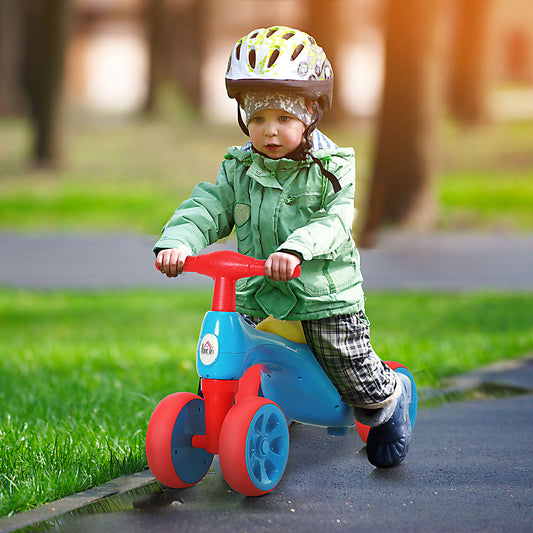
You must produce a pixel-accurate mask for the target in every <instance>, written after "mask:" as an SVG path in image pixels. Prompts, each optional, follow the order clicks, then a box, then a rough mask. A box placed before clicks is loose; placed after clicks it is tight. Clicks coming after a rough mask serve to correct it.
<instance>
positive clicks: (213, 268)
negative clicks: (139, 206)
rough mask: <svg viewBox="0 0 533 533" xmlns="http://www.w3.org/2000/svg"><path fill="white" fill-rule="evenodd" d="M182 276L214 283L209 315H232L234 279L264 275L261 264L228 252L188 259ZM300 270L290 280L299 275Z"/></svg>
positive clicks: (262, 262)
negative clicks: (192, 274)
mask: <svg viewBox="0 0 533 533" xmlns="http://www.w3.org/2000/svg"><path fill="white" fill-rule="evenodd" d="M183 271H184V272H196V273H198V274H203V275H204V276H210V277H211V278H213V279H214V280H215V288H214V290H213V303H212V307H211V308H212V310H213V311H235V283H236V281H237V280H238V279H241V278H247V277H251V276H264V275H265V261H263V260H261V259H255V258H254V257H250V256H248V255H243V254H240V253H238V252H232V251H229V250H226V251H219V252H211V253H208V254H202V255H191V256H188V257H187V258H186V259H185V263H184V265H183ZM300 271H301V269H300V267H299V266H297V267H296V268H295V269H294V274H293V277H294V278H297V277H298V276H299V275H300Z"/></svg>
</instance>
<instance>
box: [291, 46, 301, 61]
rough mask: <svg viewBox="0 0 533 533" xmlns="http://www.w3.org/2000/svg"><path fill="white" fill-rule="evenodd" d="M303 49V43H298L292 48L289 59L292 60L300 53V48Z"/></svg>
mask: <svg viewBox="0 0 533 533" xmlns="http://www.w3.org/2000/svg"><path fill="white" fill-rule="evenodd" d="M303 49H304V45H303V44H301V43H300V44H299V45H298V46H297V47H296V48H295V49H294V52H293V53H292V56H291V61H294V60H295V59H296V58H297V57H298V56H299V55H300V54H301V53H302V50H303Z"/></svg>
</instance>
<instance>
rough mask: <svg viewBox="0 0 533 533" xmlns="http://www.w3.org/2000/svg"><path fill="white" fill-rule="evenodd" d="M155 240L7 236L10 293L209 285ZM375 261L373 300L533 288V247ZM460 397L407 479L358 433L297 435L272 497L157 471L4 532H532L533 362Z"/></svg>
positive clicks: (488, 372)
mask: <svg viewBox="0 0 533 533" xmlns="http://www.w3.org/2000/svg"><path fill="white" fill-rule="evenodd" d="M152 242H153V238H151V237H134V236H111V237H110V236H101V237H98V236H85V237H79V236H62V237H53V236H48V237H47V236H41V237H20V236H19V237H15V236H12V235H1V234H0V247H1V248H0V249H2V250H3V252H2V256H1V257H0V285H8V286H21V287H37V288H44V289H47V288H57V287H80V286H81V287H84V288H88V289H93V288H102V287H126V286H147V285H153V286H167V287H172V288H173V289H174V288H177V287H179V286H180V285H181V286H183V285H184V284H185V282H187V284H189V285H190V284H195V283H198V284H203V283H205V281H204V280H200V279H198V278H194V277H190V278H185V277H183V278H182V279H181V281H172V282H171V281H168V280H166V279H165V278H163V277H162V276H161V275H160V274H157V273H156V272H155V271H153V270H152V269H153V256H152V255H151V253H150V248H151V244H152ZM229 246H230V247H231V245H229ZM362 261H363V269H364V273H365V280H366V283H365V284H366V286H367V288H369V287H371V288H380V287H383V288H388V289H404V288H416V289H432V290H467V289H491V288H496V289H500V290H519V291H520V290H527V291H530V290H533V275H532V273H531V272H532V269H531V264H533V236H507V235H475V234H461V235H459V234H456V235H449V234H443V235H433V236H421V235H418V236H413V235H407V234H387V235H385V236H384V237H383V238H382V241H381V242H380V244H379V248H377V249H375V250H364V251H362ZM36 271H38V272H39V275H38V276H36V275H35V272H36ZM532 327H533V310H532ZM448 385H449V386H448V388H447V389H446V390H445V391H443V392H444V393H445V394H446V395H447V400H458V401H447V402H446V403H442V404H440V405H438V406H437V407H433V408H425V409H422V410H420V411H419V414H418V417H417V422H416V427H415V431H414V434H413V441H412V444H411V450H410V453H409V456H408V457H407V459H406V461H405V462H404V463H403V464H402V465H400V466H399V467H397V468H394V469H390V470H379V469H374V468H373V467H372V466H371V465H370V463H368V461H367V459H366V456H365V450H364V445H363V443H362V441H361V440H360V439H359V437H358V435H357V433H356V432H355V431H351V432H350V433H349V434H348V435H346V436H344V437H333V436H328V435H327V434H326V431H325V430H324V429H321V428H316V427H309V426H302V425H293V426H292V427H291V429H290V434H291V451H290V454H289V462H288V466H287V470H286V472H285V475H284V477H283V479H282V480H281V482H280V484H279V485H278V487H277V488H276V489H275V490H274V491H272V492H271V493H269V494H268V495H266V496H263V497H260V498H246V497H243V496H241V495H239V494H237V493H235V492H234V491H233V490H231V489H230V488H229V486H228V485H227V484H226V483H225V481H224V480H223V478H222V475H221V473H220V469H219V466H218V461H217V460H216V459H215V461H214V463H213V467H212V468H211V470H210V472H209V473H208V474H207V476H206V478H205V479H204V480H202V481H201V482H200V483H199V484H198V485H196V486H194V487H192V488H189V489H183V490H170V489H166V488H163V487H161V486H160V485H159V483H158V482H156V481H155V480H154V479H153V477H152V476H151V474H150V472H148V471H146V472H142V473H139V474H135V475H134V476H128V477H126V478H121V479H118V480H114V481H112V482H110V483H108V484H106V485H103V486H102V487H97V488H95V489H92V490H90V491H87V492H84V493H80V494H78V495H75V496H71V497H68V498H65V499H63V500H59V501H57V502H51V503H50V504H47V505H45V506H43V507H40V508H38V509H34V510H32V511H28V512H26V513H21V514H20V515H16V516H14V517H12V518H10V519H3V520H0V532H2V533H3V532H8V531H19V530H24V531H62V532H77V533H84V532H87V533H89V532H99V533H101V532H107V531H129V532H141V531H142V532H146V531H165V532H167V531H168V532H173V531H187V532H204V531H212V530H213V531H217V532H218V531H220V532H226V531H227V532H230V531H231V532H249V533H251V532H256V531H257V532H260V531H270V532H272V531H286V530H292V531H295V532H299V531H302V532H314V531H317V532H318V531H320V532H329V531H341V532H344V531H346V532H351V531H362V532H366V531H368V532H372V533H375V532H376V531H410V532H412V531H424V532H425V531H432V532H440V531H443V532H447V531H469V532H471V531H494V532H496V531H497V532H501V531H506V532H514V531H517V532H518V531H520V532H528V531H533V525H532V522H533V520H532V519H533V453H532V452H533V416H532V415H533V395H532V394H531V393H532V392H533V357H529V358H525V359H523V360H521V361H515V362H512V363H505V364H499V365H495V366H493V367H491V368H487V369H480V370H479V371H477V372H474V373H472V374H469V375H466V376H461V377H460V378H457V379H456V380H454V381H453V382H450V383H449V384H448ZM465 392H467V393H469V394H470V396H469V397H474V398H481V399H474V400H469V401H465V400H464V399H461V398H464V394H465ZM24 528H25V529H24Z"/></svg>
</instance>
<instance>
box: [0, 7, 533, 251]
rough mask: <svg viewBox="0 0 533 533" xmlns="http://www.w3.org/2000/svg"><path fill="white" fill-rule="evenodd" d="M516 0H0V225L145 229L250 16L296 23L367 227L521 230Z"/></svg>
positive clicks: (524, 128) (176, 194)
mask: <svg viewBox="0 0 533 533" xmlns="http://www.w3.org/2000/svg"><path fill="white" fill-rule="evenodd" d="M532 21H533V3H532V2H531V1H530V0H432V1H431V2H428V1H427V0H0V230H4V231H13V230H16V231H31V232H35V231H59V230H61V231H64V230H66V229H68V230H75V231H79V230H84V231H102V230H120V231H124V230H128V231H134V232H139V231H141V232H144V233H150V234H156V233H157V232H158V231H159V228H160V227H161V225H162V224H163V223H164V222H165V221H166V220H167V219H168V217H169V215H170V214H171V213H172V211H173V210H174V208H175V207H176V206H177V205H179V203H180V202H181V201H182V200H183V199H185V198H186V197H187V195H188V194H189V193H190V190H191V189H192V187H193V185H194V184H195V183H196V182H197V181H200V180H212V179H214V177H215V175H216V171H217V169H218V165H219V162H220V160H221V159H222V157H223V155H224V153H225V150H226V148H227V146H229V145H232V144H243V143H244V142H245V140H246V139H245V138H244V137H243V136H242V134H241V133H240V130H239V128H238V126H237V125H236V120H235V118H236V109H235V102H234V101H233V100H230V99H229V98H228V97H227V96H226V91H225V86H224V74H225V69H226V64H227V58H228V56H229V52H230V50H231V48H232V46H233V45H234V43H235V42H236V41H237V40H238V39H239V38H240V37H242V36H243V35H245V34H247V33H249V32H250V31H251V30H252V29H254V28H256V27H268V26H271V25H288V26H293V27H297V28H299V29H303V30H305V31H307V32H309V33H310V34H312V35H313V36H314V37H315V38H316V39H317V41H318V43H319V44H320V45H321V46H322V47H323V48H324V49H325V51H326V53H327V55H328V57H329V59H330V61H331V62H332V64H333V68H334V72H335V91H334V106H333V109H332V111H331V112H329V113H328V115H327V116H326V118H325V121H324V123H323V125H322V127H321V129H322V130H323V131H325V132H326V133H327V134H328V135H330V136H331V137H333V139H334V140H335V141H336V142H337V144H341V145H350V146H354V147H355V148H356V152H357V155H358V191H357V195H358V198H357V201H356V207H357V213H358V216H357V219H356V224H355V226H354V231H355V233H356V235H357V239H358V241H359V244H360V245H362V246H372V245H374V244H375V241H376V235H377V234H378V231H379V229H380V228H382V227H386V226H391V225H392V226H402V227H408V228H411V229H415V230H422V231H433V230H435V229H461V230H462V229H465V228H467V229H476V230H479V229H482V230H498V231H502V230H503V231H531V230H533V214H532V212H533V209H531V206H532V205H533V24H532V23H531V22H532Z"/></svg>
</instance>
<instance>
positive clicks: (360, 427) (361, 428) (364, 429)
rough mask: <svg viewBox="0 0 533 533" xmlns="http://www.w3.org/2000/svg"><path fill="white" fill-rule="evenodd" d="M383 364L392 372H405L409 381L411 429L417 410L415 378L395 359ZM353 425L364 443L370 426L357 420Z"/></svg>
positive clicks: (413, 425)
mask: <svg viewBox="0 0 533 533" xmlns="http://www.w3.org/2000/svg"><path fill="white" fill-rule="evenodd" d="M385 364H386V365H387V366H388V367H389V368H391V369H392V370H394V372H398V373H400V374H405V375H406V376H407V377H408V378H409V380H410V381H411V403H410V404H409V419H410V421H411V429H413V428H414V427H415V420H416V413H417V411H418V393H417V391H416V384H415V378H414V377H413V375H412V374H411V372H409V369H408V368H407V367H406V366H404V365H402V364H401V363H398V362H396V361H385ZM355 426H356V428H357V433H358V434H359V436H360V437H361V440H362V441H363V442H364V443H365V444H366V440H367V438H368V432H369V431H370V426H366V425H365V424H361V423H359V422H357V420H356V421H355Z"/></svg>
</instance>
